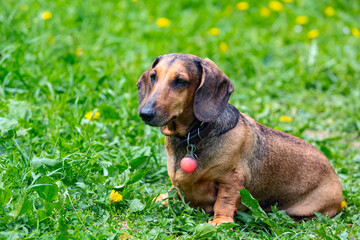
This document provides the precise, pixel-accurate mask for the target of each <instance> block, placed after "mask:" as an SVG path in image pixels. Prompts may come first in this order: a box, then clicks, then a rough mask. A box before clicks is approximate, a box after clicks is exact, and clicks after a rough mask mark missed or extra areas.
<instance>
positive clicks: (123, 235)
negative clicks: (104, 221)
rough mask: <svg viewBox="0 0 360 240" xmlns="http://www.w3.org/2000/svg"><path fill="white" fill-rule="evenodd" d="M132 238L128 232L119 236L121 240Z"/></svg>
mask: <svg viewBox="0 0 360 240" xmlns="http://www.w3.org/2000/svg"><path fill="white" fill-rule="evenodd" d="M130 238H131V236H130V234H128V233H127V232H122V233H121V234H120V235H119V238H118V239H119V240H121V239H130Z"/></svg>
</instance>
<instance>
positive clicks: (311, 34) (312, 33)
mask: <svg viewBox="0 0 360 240" xmlns="http://www.w3.org/2000/svg"><path fill="white" fill-rule="evenodd" d="M307 36H308V38H310V39H314V38H317V37H318V36H319V30H317V29H313V30H310V31H309V32H308V33H307Z"/></svg>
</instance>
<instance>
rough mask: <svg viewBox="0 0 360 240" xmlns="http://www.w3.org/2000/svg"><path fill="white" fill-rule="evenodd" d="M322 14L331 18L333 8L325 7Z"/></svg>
mask: <svg viewBox="0 0 360 240" xmlns="http://www.w3.org/2000/svg"><path fill="white" fill-rule="evenodd" d="M324 13H325V15H326V16H328V17H332V16H334V15H335V9H334V8H333V7H327V8H325V10H324Z"/></svg>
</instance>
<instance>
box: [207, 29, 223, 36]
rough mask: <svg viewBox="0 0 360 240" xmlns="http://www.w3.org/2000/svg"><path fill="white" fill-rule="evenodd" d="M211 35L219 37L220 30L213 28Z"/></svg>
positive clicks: (210, 31)
mask: <svg viewBox="0 0 360 240" xmlns="http://www.w3.org/2000/svg"><path fill="white" fill-rule="evenodd" d="M209 34H210V35H213V36H217V35H219V34H220V29H218V28H216V27H214V28H211V29H210V30H209Z"/></svg>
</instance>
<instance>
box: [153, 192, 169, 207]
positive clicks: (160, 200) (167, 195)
mask: <svg viewBox="0 0 360 240" xmlns="http://www.w3.org/2000/svg"><path fill="white" fill-rule="evenodd" d="M168 197H169V194H168V193H164V194H160V195H159V196H158V197H157V198H156V199H155V202H156V203H157V202H161V204H163V205H165V206H168V205H169V201H168V199H167V198H168ZM164 199H166V200H164Z"/></svg>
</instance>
